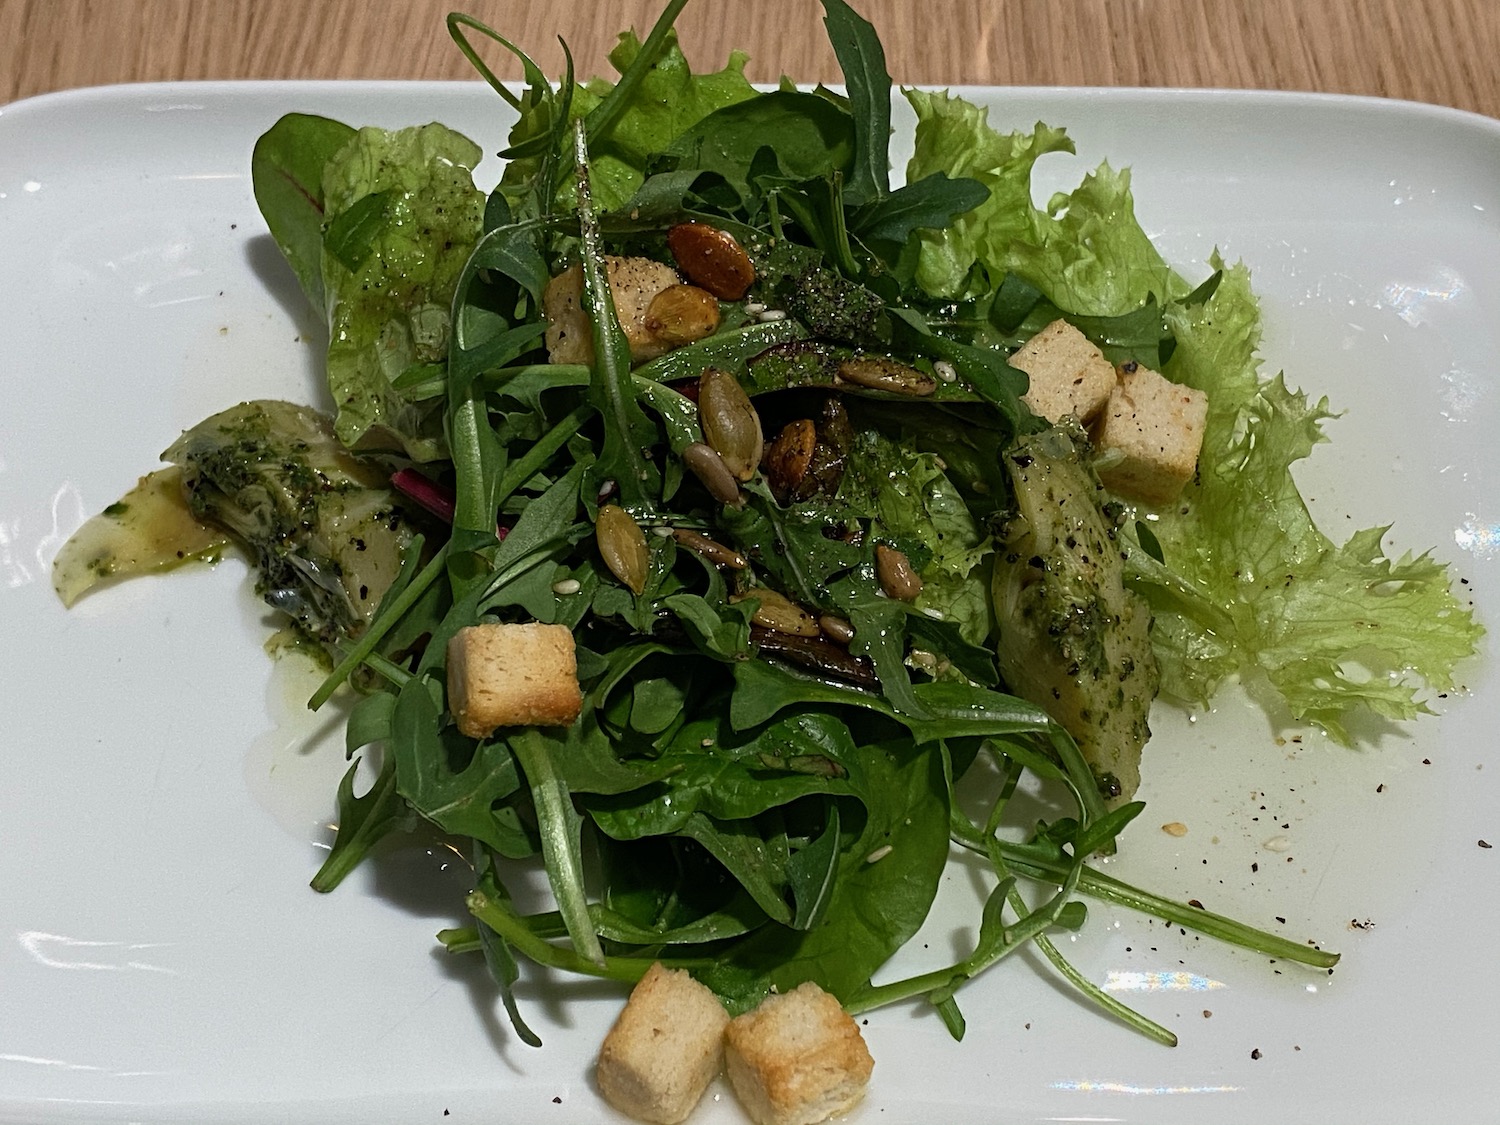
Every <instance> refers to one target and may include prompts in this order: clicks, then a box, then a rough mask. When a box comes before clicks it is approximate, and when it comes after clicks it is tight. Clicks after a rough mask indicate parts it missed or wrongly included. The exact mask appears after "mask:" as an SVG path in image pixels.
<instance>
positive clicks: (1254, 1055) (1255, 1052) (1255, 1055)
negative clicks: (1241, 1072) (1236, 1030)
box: [1250, 1047, 1260, 1059]
mask: <svg viewBox="0 0 1500 1125" xmlns="http://www.w3.org/2000/svg"><path fill="white" fill-rule="evenodd" d="M1250 1057H1251V1058H1252V1059H1258V1058H1260V1048H1259V1047H1256V1048H1255V1049H1254V1050H1252V1051H1251V1052H1250Z"/></svg>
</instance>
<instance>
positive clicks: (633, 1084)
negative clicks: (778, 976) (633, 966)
mask: <svg viewBox="0 0 1500 1125" xmlns="http://www.w3.org/2000/svg"><path fill="white" fill-rule="evenodd" d="M728 1023H729V1014H728V1013H727V1012H725V1011H724V1006H723V1005H722V1004H720V1003H719V998H718V997H717V996H715V995H714V994H713V992H712V991H710V990H709V989H708V988H706V987H704V986H703V985H701V984H699V983H698V982H697V981H696V980H694V979H693V977H692V975H691V974H689V973H686V972H684V971H682V970H681V969H668V968H664V967H663V966H662V964H661V962H660V961H658V962H656V963H655V964H653V965H652V966H651V967H650V968H649V969H647V970H646V975H645V976H643V977H641V979H640V983H638V984H637V985H636V986H635V988H634V990H632V992H631V993H630V1000H629V1002H627V1003H626V1005H625V1009H624V1011H622V1012H621V1013H620V1016H619V1018H618V1019H617V1020H615V1025H614V1027H612V1028H610V1031H609V1034H608V1035H607V1036H605V1039H604V1046H603V1047H601V1048H600V1049H599V1063H598V1066H597V1068H596V1069H595V1072H594V1073H595V1077H596V1078H597V1080H598V1082H599V1092H600V1093H601V1094H603V1095H604V1098H605V1100H606V1101H608V1102H609V1104H610V1105H612V1106H614V1107H615V1108H616V1109H618V1110H620V1111H621V1112H622V1113H628V1114H629V1115H630V1116H631V1117H634V1118H636V1119H637V1120H639V1121H650V1122H654V1123H659V1125H676V1122H679V1121H682V1120H684V1119H686V1117H687V1115H688V1114H689V1113H691V1112H692V1111H693V1107H694V1106H695V1105H697V1104H698V1099H699V1098H701V1097H702V1096H703V1091H704V1090H705V1089H707V1088H708V1084H709V1083H710V1082H712V1081H713V1080H714V1078H715V1076H717V1075H718V1073H719V1070H720V1069H721V1068H722V1067H723V1065H724V1028H725V1026H726V1025H727V1024H728Z"/></svg>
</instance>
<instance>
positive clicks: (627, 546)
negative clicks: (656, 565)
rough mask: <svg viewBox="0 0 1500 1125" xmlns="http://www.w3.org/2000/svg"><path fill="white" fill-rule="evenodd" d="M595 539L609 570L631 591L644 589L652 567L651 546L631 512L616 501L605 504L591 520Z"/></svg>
mask: <svg viewBox="0 0 1500 1125" xmlns="http://www.w3.org/2000/svg"><path fill="white" fill-rule="evenodd" d="M594 542H595V543H597V544H598V546H599V555H600V557H601V558H603V559H604V565H605V566H607V567H609V570H610V573H611V574H613V575H614V576H615V577H616V578H618V579H619V580H620V581H621V582H623V583H624V584H625V585H626V586H627V587H629V589H630V592H631V593H632V594H639V593H640V592H641V591H642V590H644V589H645V588H646V574H647V572H648V571H649V570H650V568H651V549H650V548H649V547H647V546H646V534H645V532H643V531H642V530H641V525H640V524H638V523H636V522H635V520H634V519H632V518H631V516H630V513H629V512H627V511H626V510H625V509H624V508H622V507H620V505H618V504H606V505H604V507H602V508H600V509H599V515H598V516H597V517H596V518H595V520H594Z"/></svg>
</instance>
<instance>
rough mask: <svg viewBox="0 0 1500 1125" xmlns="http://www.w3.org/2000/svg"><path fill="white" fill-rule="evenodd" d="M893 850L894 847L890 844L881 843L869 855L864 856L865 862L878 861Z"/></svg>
mask: <svg viewBox="0 0 1500 1125" xmlns="http://www.w3.org/2000/svg"><path fill="white" fill-rule="evenodd" d="M894 850H895V849H894V848H893V847H892V846H891V845H890V844H881V845H880V847H878V848H876V849H875V850H874V851H873V852H871V853H870V854H869V855H867V856H865V862H866V863H879V862H880V861H881V860H882V859H884V858H885V857H886V856H888V855H890V854H891V852H893V851H894Z"/></svg>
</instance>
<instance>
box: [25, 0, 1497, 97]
mask: <svg viewBox="0 0 1500 1125" xmlns="http://www.w3.org/2000/svg"><path fill="white" fill-rule="evenodd" d="M455 2H456V0H455ZM451 6H452V5H451V4H450V3H449V2H446V0H445V2H444V3H438V2H437V0H410V2H405V3H397V2H396V0H0V102H6V101H10V100H13V99H16V98H22V97H27V96H30V95H32V94H39V93H43V92H45V91H48V90H57V89H64V88H67V87H72V86H89V85H97V84H103V83H113V82H136V81H156V80H167V79H221V78H440V79H464V78H470V77H472V75H473V72H472V71H471V70H470V68H469V65H468V63H467V62H466V61H465V60H464V59H463V57H462V56H461V55H460V54H459V52H458V51H457V50H456V49H455V48H454V46H453V44H452V43H451V42H450V40H449V38H448V36H447V34H446V32H445V31H444V28H443V16H444V14H445V13H446V12H447V10H448V9H449V7H451ZM660 6H661V0H574V2H571V3H570V2H569V0H473V2H472V4H471V5H470V6H469V8H468V9H467V10H468V11H470V12H472V13H473V14H474V15H476V16H478V17H479V18H481V19H484V20H486V21H487V22H489V23H491V24H492V25H493V26H495V27H497V28H498V29H500V30H501V31H503V32H504V33H505V34H506V35H508V36H509V37H510V38H512V39H513V41H515V42H516V43H518V44H520V45H522V46H524V47H526V48H527V49H528V50H529V51H531V52H532V53H533V56H534V57H535V58H536V59H537V61H538V62H540V63H541V64H542V66H543V67H544V68H545V69H546V70H547V71H548V73H550V74H554V75H555V74H556V73H558V71H559V69H560V66H561V58H562V56H561V51H560V50H559V48H558V46H557V35H558V34H559V33H561V34H563V35H564V36H565V37H566V38H567V40H568V43H569V46H570V47H571V49H572V51H573V54H574V57H575V58H576V60H577V64H578V70H579V73H580V75H586V74H594V73H601V72H602V73H611V72H610V71H609V69H608V62H607V60H606V57H605V56H606V53H607V51H608V49H609V47H610V46H611V45H612V44H613V43H614V39H615V34H616V33H617V32H618V31H619V30H620V29H622V28H624V27H627V26H631V25H634V26H635V27H637V28H639V29H641V31H642V33H644V31H645V29H646V28H647V27H649V26H650V24H651V22H652V21H653V19H654V18H655V16H656V14H657V12H658V11H659V10H660ZM856 6H857V7H858V8H860V9H861V10H862V11H863V12H864V13H865V14H866V15H867V16H868V17H869V18H870V19H871V20H872V21H873V22H874V23H875V24H876V26H877V27H878V28H879V29H880V31H881V34H882V37H883V39H884V40H885V43H886V49H887V52H888V55H889V63H890V70H891V73H892V75H893V76H894V77H895V78H896V80H897V81H898V82H906V83H917V82H921V83H926V84H939V85H947V84H959V83H1003V84H1012V85H1104V86H1223V87H1239V88H1244V87H1262V88H1274V89H1288V90H1321V91H1332V92H1338V93H1353V94H1376V95H1381V96H1384V97H1393V98H1410V99H1415V100H1418V101H1427V102H1435V103H1439V104H1443V105H1451V106H1458V107H1460V108H1463V109H1470V110H1476V111H1478V112H1480V113H1486V114H1490V115H1492V116H1500V65H1497V62H1496V60H1497V58H1500V2H1497V0H862V2H860V0H856ZM820 13H821V9H820V6H819V5H818V4H817V3H815V2H814V0H738V2H731V0H694V2H693V3H691V4H689V5H688V8H687V10H686V11H685V12H684V14H683V16H682V18H681V20H680V21H679V28H680V31H681V36H682V41H683V44H684V47H685V49H686V50H687V52H688V56H689V58H690V59H693V60H695V62H697V63H698V64H699V65H700V66H704V67H707V66H710V65H712V66H715V67H716V66H718V65H721V64H722V61H723V59H724V58H725V56H726V54H727V52H728V51H729V49H730V48H731V47H740V48H743V49H745V50H747V51H748V52H749V53H750V55H751V62H750V64H749V66H748V68H747V73H748V74H749V76H750V77H751V78H753V79H757V80H774V79H775V78H777V77H779V76H780V75H781V74H782V73H787V74H790V75H793V76H795V77H797V78H798V79H800V80H821V81H835V80H837V79H838V69H837V66H836V64H835V62H834V58H833V53H832V51H831V50H830V49H829V48H828V45H827V40H826V38H825V37H824V35H823V32H822V28H821V26H820V22H821V21H820ZM493 57H494V61H495V65H496V69H497V70H500V71H501V73H502V74H504V75H505V76H508V77H518V76H519V73H518V68H517V67H516V66H515V65H513V64H510V63H509V61H508V59H506V58H504V57H503V56H501V55H500V54H499V53H498V52H497V53H496V54H495V55H494V56H493Z"/></svg>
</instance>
